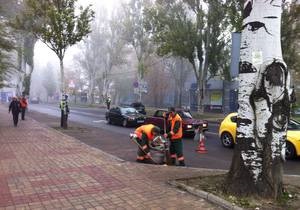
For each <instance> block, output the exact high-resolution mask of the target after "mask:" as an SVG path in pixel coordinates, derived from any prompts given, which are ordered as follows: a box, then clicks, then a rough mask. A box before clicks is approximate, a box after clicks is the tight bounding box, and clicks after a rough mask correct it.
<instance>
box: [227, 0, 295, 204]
mask: <svg viewBox="0 0 300 210" xmlns="http://www.w3.org/2000/svg"><path fill="white" fill-rule="evenodd" d="M281 6H282V0H268V1H265V0H264V1H263V0H260V1H258V0H256V1H253V0H248V1H246V3H245V7H244V14H243V17H244V20H243V31H242V41H241V52H240V59H241V60H240V69H239V71H240V74H239V95H238V97H239V99H238V102H239V109H238V119H237V139H236V145H235V150H234V156H233V159H232V164H231V168H230V171H229V173H228V177H227V180H226V185H225V186H226V188H225V189H226V190H227V191H228V192H230V193H232V194H236V195H239V196H248V195H251V194H252V195H259V196H262V197H266V198H275V199H277V198H279V197H280V196H281V195H282V191H283V184H282V174H283V162H284V160H285V140H286V129H287V123H288V120H289V113H290V112H289V109H290V106H289V94H288V92H289V72H288V70H287V68H286V65H285V63H284V62H283V60H282V53H281V43H280V22H281V10H282V8H281Z"/></svg>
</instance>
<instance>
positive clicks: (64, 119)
mask: <svg viewBox="0 0 300 210" xmlns="http://www.w3.org/2000/svg"><path fill="white" fill-rule="evenodd" d="M59 108H60V110H61V117H60V127H62V128H65V129H66V128H68V114H69V113H70V109H69V105H68V95H63V96H62V99H61V101H60V104H59Z"/></svg>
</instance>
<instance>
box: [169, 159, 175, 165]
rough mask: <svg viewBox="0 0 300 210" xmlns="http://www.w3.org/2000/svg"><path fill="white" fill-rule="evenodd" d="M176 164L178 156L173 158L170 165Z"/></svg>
mask: <svg viewBox="0 0 300 210" xmlns="http://www.w3.org/2000/svg"><path fill="white" fill-rule="evenodd" d="M175 164H176V158H171V161H170V165H171V166H175Z"/></svg>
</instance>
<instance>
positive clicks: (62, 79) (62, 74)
mask: <svg viewBox="0 0 300 210" xmlns="http://www.w3.org/2000/svg"><path fill="white" fill-rule="evenodd" d="M59 66H60V91H61V93H66V89H65V72H64V61H63V58H59Z"/></svg>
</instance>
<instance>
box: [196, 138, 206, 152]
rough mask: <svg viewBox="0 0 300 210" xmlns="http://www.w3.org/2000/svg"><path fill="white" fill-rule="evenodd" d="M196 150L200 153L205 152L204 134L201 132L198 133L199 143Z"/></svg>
mask: <svg viewBox="0 0 300 210" xmlns="http://www.w3.org/2000/svg"><path fill="white" fill-rule="evenodd" d="M196 152H198V153H200V154H205V153H207V150H206V148H205V145H204V134H203V133H201V134H200V139H199V144H198V147H197V149H196Z"/></svg>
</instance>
